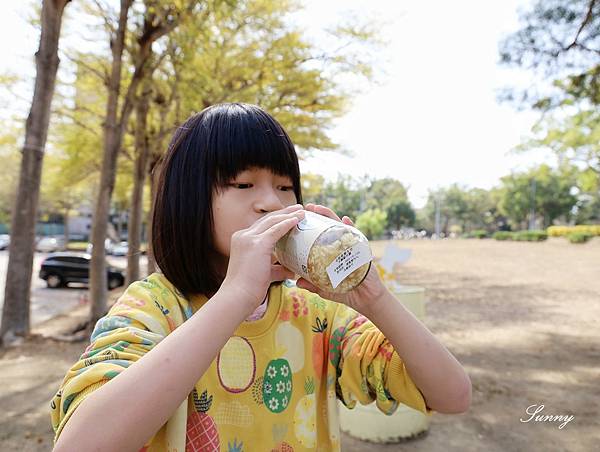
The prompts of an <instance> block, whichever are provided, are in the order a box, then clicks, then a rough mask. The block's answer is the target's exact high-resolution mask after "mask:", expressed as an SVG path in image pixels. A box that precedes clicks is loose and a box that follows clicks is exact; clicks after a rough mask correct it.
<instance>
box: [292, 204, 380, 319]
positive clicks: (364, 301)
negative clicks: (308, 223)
mask: <svg viewBox="0 0 600 452" xmlns="http://www.w3.org/2000/svg"><path fill="white" fill-rule="evenodd" d="M305 210H308V211H310V212H314V213H317V214H319V215H324V216H326V217H329V218H332V219H334V220H337V221H339V222H341V223H344V224H347V225H349V226H354V223H353V222H352V220H350V218H348V217H347V216H344V217H343V218H342V219H340V217H338V216H337V215H336V214H335V212H334V211H333V210H331V209H329V208H328V207H325V206H321V205H319V204H312V203H308V204H306V206H305ZM296 285H297V286H298V287H300V288H302V289H307V290H310V291H311V292H314V293H316V294H317V295H319V296H320V297H321V298H325V299H327V300H332V301H337V302H338V303H344V304H345V305H348V306H350V307H351V308H353V309H354V310H356V311H358V312H360V313H361V314H364V315H366V316H367V317H368V316H369V315H368V314H369V311H370V310H372V309H376V305H377V303H378V302H379V300H381V299H382V297H383V295H384V294H385V293H387V291H388V289H387V288H386V287H385V285H384V284H383V281H381V278H380V277H379V273H378V272H377V268H376V267H375V265H371V268H370V269H369V272H368V273H367V276H366V277H365V279H364V281H363V282H362V283H361V284H360V285H359V286H358V287H356V288H354V289H353V290H351V291H350V292H347V293H345V294H335V293H332V292H326V291H323V290H321V289H319V288H317V287H316V286H315V285H313V284H311V283H310V282H309V281H307V280H306V279H304V278H300V279H298V281H297V282H296Z"/></svg>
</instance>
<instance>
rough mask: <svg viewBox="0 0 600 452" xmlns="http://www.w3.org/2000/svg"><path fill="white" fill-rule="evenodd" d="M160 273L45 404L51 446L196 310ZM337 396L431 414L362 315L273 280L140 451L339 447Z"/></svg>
mask: <svg viewBox="0 0 600 452" xmlns="http://www.w3.org/2000/svg"><path fill="white" fill-rule="evenodd" d="M206 300H207V299H206V297H204V296H198V297H192V298H191V299H190V300H187V299H185V298H184V297H183V296H181V294H180V293H179V292H178V291H177V289H175V287H174V286H173V285H172V284H171V283H170V282H169V281H168V280H167V279H166V278H165V277H164V276H163V275H162V274H159V273H154V274H152V275H150V276H149V277H148V278H146V279H145V280H143V281H138V282H135V283H133V284H131V285H130V286H129V287H128V288H127V290H126V291H125V293H124V294H123V295H122V296H121V297H120V298H119V299H118V300H117V302H116V303H115V304H114V305H113V306H112V308H111V309H110V311H109V312H108V314H107V315H106V316H105V317H103V318H101V319H100V320H99V321H98V323H97V324H96V326H95V329H94V332H93V333H92V336H91V343H90V345H89V346H88V347H87V348H86V350H85V352H84V353H83V354H82V355H81V357H80V359H79V360H78V361H77V362H76V363H75V365H74V366H73V367H71V369H70V370H69V371H68V372H67V374H66V376H65V378H64V380H63V382H62V384H61V386H60V388H59V390H58V392H57V393H56V395H55V396H54V398H53V399H52V401H51V409H52V412H51V417H52V426H53V428H54V430H55V432H56V437H55V439H56V438H58V436H59V435H60V433H61V431H62V429H63V427H64V425H65V423H66V422H67V421H68V419H69V417H70V416H71V415H72V414H73V412H74V411H75V410H76V408H77V406H78V405H79V404H80V403H81V401H82V400H84V399H85V397H86V396H87V395H88V394H90V393H91V392H92V391H94V390H95V389H97V388H99V387H100V386H102V385H103V384H106V383H107V382H109V381H110V380H111V379H113V378H115V377H117V376H118V375H119V373H121V372H123V371H124V370H125V369H127V367H129V366H130V365H134V364H135V362H136V361H137V360H138V359H140V358H141V357H142V356H144V354H145V353H147V352H148V351H149V350H151V349H152V347H154V346H155V345H156V344H157V343H158V342H160V341H161V340H162V339H163V338H164V337H165V336H166V335H168V334H169V333H170V332H172V331H173V330H174V329H175V328H177V326H178V325H181V324H182V323H183V322H184V321H185V320H187V319H188V318H190V317H191V316H192V315H193V314H194V312H196V311H197V310H198V309H200V308H201V307H202V305H203V304H204V303H205V302H206ZM337 400H341V402H342V403H343V404H344V405H346V406H347V407H349V408H353V407H354V406H355V405H356V403H357V402H360V403H362V404H367V403H371V402H373V401H375V403H376V404H377V407H378V408H379V409H380V410H381V411H382V412H383V413H386V414H392V413H393V412H394V411H395V410H396V408H397V407H398V404H399V403H404V404H406V405H408V406H410V407H412V408H414V409H416V410H419V411H421V412H424V413H427V414H428V415H430V414H431V411H432V410H431V409H430V408H429V407H427V406H426V404H425V401H424V398H423V395H422V394H421V392H420V391H419V389H418V388H417V387H416V386H415V384H414V383H413V381H412V380H411V378H410V376H409V374H408V372H407V370H406V368H405V366H404V363H403V361H402V359H401V358H400V357H399V356H398V354H397V353H396V352H395V351H394V349H393V347H392V345H391V344H390V343H389V342H388V341H387V339H386V338H385V337H384V336H383V334H382V333H381V332H380V331H379V330H378V329H377V328H376V327H375V326H374V325H373V324H372V323H371V322H370V321H369V320H367V318H366V317H364V316H362V315H360V314H359V313H357V312H356V311H354V310H352V309H351V308H349V307H347V306H345V305H342V304H339V303H335V302H332V301H329V300H325V299H323V298H321V297H319V296H318V295H316V294H313V293H311V292H309V291H307V290H304V289H300V288H298V287H296V286H295V284H294V282H293V281H291V280H286V281H284V282H282V283H274V284H272V285H271V287H270V289H269V302H268V305H267V310H266V312H265V313H264V315H263V316H262V317H261V318H259V319H258V320H253V321H244V322H242V324H241V325H240V326H239V327H238V328H237V330H236V331H235V334H234V336H232V337H231V338H230V339H229V341H228V342H227V343H226V344H225V346H224V347H223V349H222V350H221V351H220V352H219V354H218V356H217V357H216V359H215V360H214V361H213V362H212V364H211V365H210V367H209V368H208V370H207V372H206V373H205V374H204V375H203V376H202V378H201V379H200V380H199V381H198V383H197V384H196V385H195V389H194V391H193V392H192V393H191V394H190V395H189V397H188V398H187V400H185V401H184V402H183V403H182V404H181V405H180V406H179V408H178V409H177V410H176V411H175V412H174V413H173V415H172V416H171V418H170V419H169V421H168V422H167V423H166V424H165V425H164V426H163V427H162V428H161V429H160V430H159V431H158V432H157V433H156V434H155V435H154V436H153V437H152V438H150V439H149V440H148V442H147V443H146V445H145V446H144V448H143V449H142V450H145V451H167V450H168V451H180V452H183V451H218V450H222V451H254V450H260V451H265V450H267V451H269V450H273V451H304V450H324V451H331V450H340V430H339V422H338V414H337V413H338V411H337Z"/></svg>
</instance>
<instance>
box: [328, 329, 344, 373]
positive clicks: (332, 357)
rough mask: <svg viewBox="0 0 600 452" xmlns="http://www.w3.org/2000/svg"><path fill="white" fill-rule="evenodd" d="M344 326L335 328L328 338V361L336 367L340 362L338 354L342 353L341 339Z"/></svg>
mask: <svg viewBox="0 0 600 452" xmlns="http://www.w3.org/2000/svg"><path fill="white" fill-rule="evenodd" d="M345 331H346V328H345V327H343V326H340V327H339V328H338V329H336V330H335V331H334V332H333V334H332V335H331V339H329V361H331V364H333V367H335V368H336V369H337V366H338V364H339V362H340V355H341V353H342V339H343V338H344V332H345Z"/></svg>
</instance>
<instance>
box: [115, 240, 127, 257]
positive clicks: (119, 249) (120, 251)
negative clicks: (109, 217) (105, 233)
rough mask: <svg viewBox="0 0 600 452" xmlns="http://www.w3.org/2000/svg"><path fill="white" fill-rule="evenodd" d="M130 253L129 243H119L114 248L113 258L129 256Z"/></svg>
mask: <svg viewBox="0 0 600 452" xmlns="http://www.w3.org/2000/svg"><path fill="white" fill-rule="evenodd" d="M128 251H129V244H128V243H127V242H119V243H117V244H116V245H113V247H112V255H113V256H127V252H128Z"/></svg>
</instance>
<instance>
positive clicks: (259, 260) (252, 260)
mask: <svg viewBox="0 0 600 452" xmlns="http://www.w3.org/2000/svg"><path fill="white" fill-rule="evenodd" d="M303 218H304V210H303V207H302V205H301V204H295V205H293V206H288V207H286V208H285V209H281V210H276V211H274V212H271V213H269V214H267V215H265V216H264V217H262V218H261V219H260V220H258V221H257V222H255V223H254V224H253V225H252V226H250V227H249V228H247V229H242V230H239V231H236V232H234V233H233V234H232V236H231V246H230V253H229V265H228V267H227V274H226V275H225V279H224V280H223V283H222V285H221V287H222V288H224V287H225V288H227V289H228V290H229V289H231V290H233V292H235V293H237V294H239V295H240V296H242V297H244V299H246V300H247V302H248V309H249V313H251V312H252V311H253V310H254V309H255V308H256V307H257V306H258V305H260V303H261V302H262V301H263V300H264V298H265V295H266V294H267V290H268V289H269V286H270V285H271V283H272V282H273V281H282V280H284V279H292V278H294V277H295V273H294V272H292V271H291V270H289V269H287V268H285V267H284V266H282V265H281V264H273V263H272V262H271V258H272V256H273V250H274V249H275V244H276V243H277V241H278V240H279V239H280V238H281V237H283V236H284V235H285V234H286V233H287V232H288V231H289V230H290V229H292V228H293V227H294V226H296V225H297V224H298V222H299V221H301V220H302V219H303Z"/></svg>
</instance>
